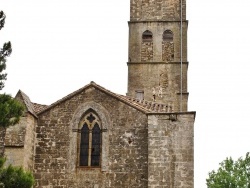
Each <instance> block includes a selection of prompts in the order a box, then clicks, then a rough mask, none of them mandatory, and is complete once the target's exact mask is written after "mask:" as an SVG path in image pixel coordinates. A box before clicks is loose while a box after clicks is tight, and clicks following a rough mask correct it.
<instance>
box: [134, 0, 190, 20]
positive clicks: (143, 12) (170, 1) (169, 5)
mask: <svg viewBox="0 0 250 188" xmlns="http://www.w3.org/2000/svg"><path fill="white" fill-rule="evenodd" d="M185 10H186V1H185V0H183V18H184V19H185V17H186V11H185ZM180 12H181V11H180V1H179V0H130V20H131V21H145V20H165V21H171V20H180Z"/></svg>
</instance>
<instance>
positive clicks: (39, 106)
mask: <svg viewBox="0 0 250 188" xmlns="http://www.w3.org/2000/svg"><path fill="white" fill-rule="evenodd" d="M32 104H33V107H34V110H35V112H36V114H38V113H39V112H41V111H42V110H43V109H44V108H46V107H47V106H48V105H44V104H38V103H32Z"/></svg>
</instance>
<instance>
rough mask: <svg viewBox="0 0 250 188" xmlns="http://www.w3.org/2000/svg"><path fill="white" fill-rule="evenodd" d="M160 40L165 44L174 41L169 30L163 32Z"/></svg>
mask: <svg viewBox="0 0 250 188" xmlns="http://www.w3.org/2000/svg"><path fill="white" fill-rule="evenodd" d="M162 39H163V41H166V42H173V39H174V35H173V32H172V31H171V30H166V31H164V32H163V35H162Z"/></svg>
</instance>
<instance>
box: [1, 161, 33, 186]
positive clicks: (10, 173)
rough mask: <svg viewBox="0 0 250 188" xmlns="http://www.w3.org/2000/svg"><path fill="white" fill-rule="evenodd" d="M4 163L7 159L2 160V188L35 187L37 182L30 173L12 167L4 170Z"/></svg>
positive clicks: (20, 168)
mask: <svg viewBox="0 0 250 188" xmlns="http://www.w3.org/2000/svg"><path fill="white" fill-rule="evenodd" d="M4 162H5V159H3V158H0V188H31V187H32V186H33V185H34V182H35V180H34V177H33V175H32V174H31V173H30V172H25V171H24V170H23V168H22V167H13V166H12V165H9V166H8V167H7V168H3V164H4ZM1 165H2V166H1Z"/></svg>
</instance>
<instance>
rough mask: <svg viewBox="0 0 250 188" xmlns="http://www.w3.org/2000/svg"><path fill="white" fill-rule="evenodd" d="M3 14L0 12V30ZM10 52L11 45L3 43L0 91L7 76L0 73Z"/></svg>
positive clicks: (2, 23)
mask: <svg viewBox="0 0 250 188" xmlns="http://www.w3.org/2000/svg"><path fill="white" fill-rule="evenodd" d="M5 18H6V16H5V14H4V12H3V11H0V30H1V29H2V28H3V27H4V23H5ZM11 52H12V48H11V43H10V42H7V43H4V45H3V47H2V48H0V90H1V89H3V87H4V81H5V80H6V79H7V74H6V73H2V71H4V70H5V69H6V58H7V57H8V56H10V54H11Z"/></svg>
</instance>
